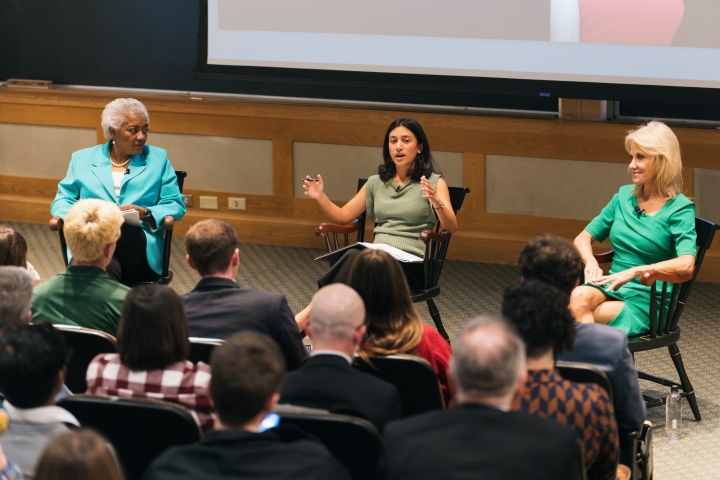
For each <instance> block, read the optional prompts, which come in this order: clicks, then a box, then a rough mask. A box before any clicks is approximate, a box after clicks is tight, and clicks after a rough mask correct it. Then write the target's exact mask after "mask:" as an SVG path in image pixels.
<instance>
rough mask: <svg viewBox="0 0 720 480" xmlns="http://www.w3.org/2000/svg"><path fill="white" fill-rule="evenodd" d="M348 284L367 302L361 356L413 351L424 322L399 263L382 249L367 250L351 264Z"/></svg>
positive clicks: (419, 339)
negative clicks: (364, 339) (365, 335)
mask: <svg viewBox="0 0 720 480" xmlns="http://www.w3.org/2000/svg"><path fill="white" fill-rule="evenodd" d="M348 285H350V286H351V287H352V288H354V289H355V291H356V292H358V293H359V294H360V296H361V297H362V299H363V302H364V303H365V324H366V325H367V338H366V340H367V341H366V342H364V343H363V344H362V345H361V347H360V350H359V352H358V353H359V354H360V356H361V357H362V358H363V359H364V360H367V357H368V356H372V355H389V354H392V353H409V352H413V351H414V350H415V348H416V347H417V346H418V345H419V344H420V341H421V340H422V335H423V323H422V319H421V318H420V315H419V314H418V312H417V310H416V309H415V307H414V306H413V303H412V299H411V298H410V288H409V287H408V284H407V280H406V279H405V274H404V273H403V270H402V267H401V266H400V263H399V262H398V261H397V260H395V259H394V258H393V257H392V256H390V255H389V254H388V253H385V252H383V251H380V250H373V249H367V250H364V251H363V252H362V253H360V255H358V256H357V258H356V259H355V261H354V262H353V264H352V267H350V274H349V276H348Z"/></svg>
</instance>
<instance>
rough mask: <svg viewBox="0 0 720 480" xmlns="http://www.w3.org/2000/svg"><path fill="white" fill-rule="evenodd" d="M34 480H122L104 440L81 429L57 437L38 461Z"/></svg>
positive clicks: (89, 431)
mask: <svg viewBox="0 0 720 480" xmlns="http://www.w3.org/2000/svg"><path fill="white" fill-rule="evenodd" d="M34 478H35V480H83V479H89V478H92V479H93V480H123V479H124V478H125V477H124V476H123V474H122V471H121V470H120V467H119V466H118V462H117V460H116V459H115V456H114V455H113V452H112V451H110V446H109V445H108V442H107V440H105V439H104V438H102V437H101V436H100V435H99V434H97V433H95V432H94V431H92V430H88V429H85V428H80V429H77V430H71V431H69V432H65V433H61V434H59V435H56V436H55V437H53V438H52V440H50V441H49V442H48V444H47V445H46V446H45V448H44V449H43V451H42V453H41V454H40V458H39V459H38V463H37V467H36V469H35V477H34Z"/></svg>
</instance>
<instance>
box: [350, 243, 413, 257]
mask: <svg viewBox="0 0 720 480" xmlns="http://www.w3.org/2000/svg"><path fill="white" fill-rule="evenodd" d="M359 243H360V245H364V246H365V247H367V248H372V249H373V250H382V251H383V252H385V253H389V254H390V255H391V256H393V257H394V258H396V259H397V260H400V261H401V262H422V261H423V259H422V257H418V256H417V255H413V254H412V253H407V252H405V251H403V250H400V249H399V248H395V247H391V246H390V245H387V244H385V243H368V242H359Z"/></svg>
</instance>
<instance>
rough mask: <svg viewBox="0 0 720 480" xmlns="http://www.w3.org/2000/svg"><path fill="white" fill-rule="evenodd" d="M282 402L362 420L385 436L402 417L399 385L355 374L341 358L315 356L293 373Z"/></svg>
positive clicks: (287, 380) (365, 374)
mask: <svg viewBox="0 0 720 480" xmlns="http://www.w3.org/2000/svg"><path fill="white" fill-rule="evenodd" d="M280 402H281V403H289V404H292V405H298V406H301V407H308V408H321V409H323V410H329V411H330V412H331V413H342V414H344V415H353V416H356V417H362V418H364V419H366V420H369V421H370V422H372V423H373V424H374V425H375V426H376V427H377V428H378V430H380V431H381V432H382V429H383V427H384V426H385V424H386V423H387V422H389V421H390V420H394V419H396V418H400V416H401V414H402V411H401V410H402V407H401V403H400V394H399V393H398V391H397V388H396V387H395V385H393V384H391V383H389V382H386V381H385V380H381V379H379V378H375V377H373V376H372V375H368V374H367V373H363V372H359V371H357V370H355V369H354V368H352V366H350V364H349V363H348V362H347V360H346V359H345V358H343V357H341V356H339V355H327V354H321V355H315V356H313V357H310V358H309V359H307V360H306V361H305V363H303V364H302V366H301V367H300V368H299V369H297V370H296V371H294V372H292V373H289V374H288V376H287V378H286V380H285V385H284V386H283V389H282V393H281V396H280Z"/></svg>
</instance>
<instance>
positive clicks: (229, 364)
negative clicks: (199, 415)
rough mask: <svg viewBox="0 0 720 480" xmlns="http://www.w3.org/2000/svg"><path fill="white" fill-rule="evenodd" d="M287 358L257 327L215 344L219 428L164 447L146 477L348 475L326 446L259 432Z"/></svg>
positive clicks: (316, 479) (335, 479) (213, 389)
mask: <svg viewBox="0 0 720 480" xmlns="http://www.w3.org/2000/svg"><path fill="white" fill-rule="evenodd" d="M284 363H285V362H284V361H283V358H282V354H281V353H280V350H279V349H278V347H277V345H276V344H275V342H273V341H272V340H270V339H269V338H268V337H267V336H265V335H261V334H259V333H256V332H240V333H236V334H235V335H233V336H232V337H230V338H229V339H228V340H227V341H226V342H225V343H224V344H223V345H221V346H219V347H217V348H215V350H214V351H213V356H212V362H211V365H212V371H213V376H212V380H210V393H211V396H212V399H213V401H214V403H215V409H216V411H217V416H216V418H215V431H212V432H209V433H208V434H207V435H205V436H204V437H203V439H202V440H200V442H199V443H196V444H194V445H186V446H181V447H174V448H171V449H170V450H168V451H166V452H165V453H164V454H162V455H161V456H160V457H159V458H158V459H157V460H155V462H153V464H152V465H150V467H149V468H148V470H147V471H146V473H145V480H165V479H168V480H169V479H172V480H183V479H196V478H213V479H216V480H220V479H235V478H245V479H260V478H292V479H296V480H304V479H313V480H325V479H327V480H343V479H349V478H350V477H349V475H348V474H347V471H346V470H345V468H344V467H343V466H342V464H340V463H339V462H338V461H337V460H336V459H335V458H334V457H333V456H332V455H330V453H329V452H328V451H327V449H326V448H325V447H324V446H323V445H321V444H319V443H315V442H314V441H309V440H296V441H292V442H283V441H281V440H280V438H279V437H278V436H277V435H276V434H275V433H274V432H273V431H272V430H268V431H265V432H262V433H259V426H260V423H261V422H262V420H263V419H264V418H265V417H266V416H267V415H268V414H269V413H270V412H272V410H273V408H274V407H275V404H276V403H277V401H278V399H279V398H280V388H281V387H282V383H283V379H284V377H285V364H284Z"/></svg>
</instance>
